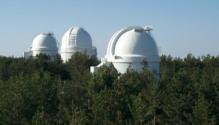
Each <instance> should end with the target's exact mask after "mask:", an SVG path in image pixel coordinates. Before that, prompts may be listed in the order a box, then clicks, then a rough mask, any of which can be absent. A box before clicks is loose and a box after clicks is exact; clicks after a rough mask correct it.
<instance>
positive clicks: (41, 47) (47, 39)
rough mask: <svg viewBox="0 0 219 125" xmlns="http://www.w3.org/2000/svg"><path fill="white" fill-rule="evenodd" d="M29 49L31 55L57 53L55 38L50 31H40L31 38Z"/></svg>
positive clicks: (51, 54) (52, 54)
mask: <svg viewBox="0 0 219 125" xmlns="http://www.w3.org/2000/svg"><path fill="white" fill-rule="evenodd" d="M31 51H32V53H33V56H36V55H38V54H40V53H42V54H46V55H49V56H54V55H57V54H58V47H57V42H56V39H55V38H54V36H53V34H52V33H40V34H39V35H37V36H36V37H35V38H34V39H33V43H32V48H31Z"/></svg>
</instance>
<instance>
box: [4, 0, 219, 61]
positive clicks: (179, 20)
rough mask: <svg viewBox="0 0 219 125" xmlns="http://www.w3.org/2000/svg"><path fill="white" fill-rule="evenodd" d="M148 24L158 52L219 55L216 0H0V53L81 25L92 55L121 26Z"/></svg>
mask: <svg viewBox="0 0 219 125" xmlns="http://www.w3.org/2000/svg"><path fill="white" fill-rule="evenodd" d="M133 25H134V26H145V25H153V31H152V34H153V36H154V38H155V40H156V42H157V45H158V47H159V51H160V54H161V55H162V54H170V55H172V56H179V57H184V56H185V55H187V54H188V53H192V54H193V55H195V56H202V55H206V54H211V55H219V0H108V1H107V0H35V1H34V0H0V44H1V45H0V55H4V56H22V55H23V52H24V51H25V50H27V48H29V46H31V42H32V39H33V38H34V37H35V36H36V35H37V34H38V33H40V32H53V33H54V34H55V36H56V38H57V40H58V41H60V40H61V37H62V35H63V34H64V33H65V31H67V30H68V28H70V27H72V26H81V27H83V28H84V29H85V30H87V31H88V32H89V33H90V35H91V37H92V39H93V45H94V46H96V47H97V51H98V57H102V56H104V55H105V53H106V48H107V44H108V41H109V39H110V37H111V36H112V34H113V33H114V32H116V31H117V30H119V29H121V28H123V27H127V26H133Z"/></svg>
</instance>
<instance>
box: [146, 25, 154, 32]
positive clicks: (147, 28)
mask: <svg viewBox="0 0 219 125" xmlns="http://www.w3.org/2000/svg"><path fill="white" fill-rule="evenodd" d="M151 30H153V26H151V25H148V26H145V27H144V31H148V32H150V31H151Z"/></svg>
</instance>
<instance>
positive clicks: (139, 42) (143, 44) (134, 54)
mask: <svg viewBox="0 0 219 125" xmlns="http://www.w3.org/2000/svg"><path fill="white" fill-rule="evenodd" d="M151 30H152V29H151V28H150V27H127V28H124V29H121V30H119V31H117V32H116V33H115V34H114V35H113V36H112V38H111V39H110V41H109V44H108V48H107V53H106V56H105V57H104V58H103V59H102V60H101V63H100V64H99V65H98V66H96V67H95V66H92V67H91V72H95V71H96V70H97V69H98V68H99V67H101V66H102V65H108V64H109V63H112V64H113V66H114V67H115V68H116V69H117V71H118V72H120V73H125V72H126V71H127V69H128V68H132V69H134V70H136V71H140V70H141V69H142V68H143V64H142V62H143V61H144V60H146V61H147V62H148V68H149V70H151V71H152V72H153V73H155V75H156V76H158V77H159V73H160V68H159V67H160V66H159V62H160V60H159V54H158V49H157V45H156V42H155V40H154V39H153V37H152V36H151V33H150V31H151Z"/></svg>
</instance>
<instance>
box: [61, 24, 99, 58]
mask: <svg viewBox="0 0 219 125" xmlns="http://www.w3.org/2000/svg"><path fill="white" fill-rule="evenodd" d="M75 52H81V53H84V54H87V55H89V56H96V53H97V52H96V48H95V47H93V46H92V39H91V37H90V35H89V33H88V32H87V31H85V30H84V29H83V28H81V27H72V28H70V29H69V30H68V31H67V32H66V33H65V34H64V35H63V37H62V42H61V49H60V53H61V58H62V60H63V61H64V62H66V61H68V60H69V59H70V58H71V56H72V55H73V54H74V53H75Z"/></svg>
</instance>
